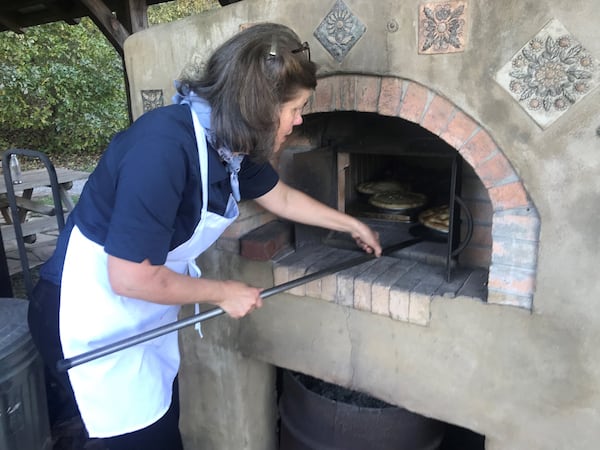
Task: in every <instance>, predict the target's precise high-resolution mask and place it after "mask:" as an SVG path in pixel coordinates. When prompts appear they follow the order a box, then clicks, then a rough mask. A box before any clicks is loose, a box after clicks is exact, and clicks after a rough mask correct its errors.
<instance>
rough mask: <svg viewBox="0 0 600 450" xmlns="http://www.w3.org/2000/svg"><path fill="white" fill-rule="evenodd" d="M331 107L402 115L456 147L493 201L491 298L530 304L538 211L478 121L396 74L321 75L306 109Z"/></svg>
mask: <svg viewBox="0 0 600 450" xmlns="http://www.w3.org/2000/svg"><path fill="white" fill-rule="evenodd" d="M333 111H358V112H372V113H377V114H380V115H383V116H389V117H399V118H401V119H404V120H408V121H411V122H414V123H417V124H419V125H420V126H422V127H423V128H425V129H427V130H429V131H430V132H432V133H433V134H435V135H437V136H439V137H440V138H441V139H443V140H444V141H446V142H447V143H448V144H449V145H451V146H452V147H454V148H455V149H456V150H457V151H458V152H459V153H460V154H461V155H462V157H463V158H464V160H465V161H466V162H467V163H468V164H470V165H471V166H472V167H473V170H474V171H475V173H476V174H477V176H478V177H479V178H480V179H481V181H482V183H483V185H484V186H485V188H486V190H487V193H488V195H489V198H490V201H491V203H492V207H493V216H492V240H493V244H492V258H491V264H490V269H489V277H488V302H489V303H497V304H503V305H512V306H518V307H522V308H527V309H531V308H532V303H533V294H534V291H535V276H536V268H537V253H538V245H539V232H540V220H539V215H538V213H537V210H536V208H535V205H534V204H533V202H532V201H531V199H530V197H529V195H528V193H527V191H526V189H525V187H524V185H523V183H522V181H521V179H520V177H519V176H518V174H517V173H516V172H515V170H514V168H513V167H512V164H511V163H510V161H509V160H508V159H507V158H506V156H505V155H504V153H503V152H502V150H501V149H500V148H498V146H497V145H496V143H495V142H494V140H493V138H492V137H491V136H490V135H489V133H488V132H487V131H486V130H484V129H483V128H482V127H481V125H480V124H478V123H477V122H475V121H474V120H473V119H472V118H471V117H469V116H468V115H467V114H465V113H464V112H463V111H461V110H460V109H459V108H458V107H456V106H455V105H453V104H452V103H451V102H450V101H448V100H447V99H446V98H444V97H442V96H440V95H439V94H437V93H435V92H433V91H432V90H430V89H428V88H427V87H425V86H423V85H421V84H419V83H416V82H414V81H410V80H404V79H401V78H396V77H381V76H371V75H333V76H328V77H325V78H321V79H320V80H319V84H318V86H317V89H316V92H315V95H314V96H313V97H312V100H311V102H310V104H309V105H308V107H307V111H306V113H309V114H310V113H320V112H333Z"/></svg>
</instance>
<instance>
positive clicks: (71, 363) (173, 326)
mask: <svg viewBox="0 0 600 450" xmlns="http://www.w3.org/2000/svg"><path fill="white" fill-rule="evenodd" d="M422 240H423V239H422V238H414V239H409V240H406V241H403V242H400V243H398V244H395V245H392V246H390V247H387V248H386V249H384V251H383V252H382V254H383V255H388V254H390V253H393V252H395V251H398V250H401V249H403V248H406V247H410V246H411V245H414V244H416V243H418V242H420V241H422ZM374 258H375V256H374V255H372V254H364V255H361V256H358V257H356V258H352V259H349V260H346V261H344V262H341V263H339V264H335V265H333V266H331V267H328V268H326V269H322V270H319V271H317V272H313V273H310V274H308V275H304V276H303V277H300V278H297V279H295V280H291V281H288V282H286V283H282V284H279V285H277V286H273V287H271V288H268V289H264V290H263V291H262V292H261V293H260V297H261V298H263V299H264V298H268V297H271V296H273V295H276V294H279V293H281V292H285V291H287V290H290V289H292V288H295V287H297V286H301V285H303V284H306V283H310V282H311V281H314V280H318V279H319V278H323V277H325V276H327V275H331V274H334V273H337V272H341V271H342V270H346V269H350V268H351V267H355V266H358V265H360V264H364V263H366V262H367V261H371V260H372V259H374ZM224 313H225V311H224V310H223V309H222V308H219V307H217V308H213V309H210V310H208V311H205V312H203V313H200V314H195V315H193V316H190V317H186V318H185V319H181V320H177V321H175V322H172V323H169V324H167V325H163V326H161V327H157V328H154V329H152V330H148V331H146V332H144V333H140V334H136V335H134V336H131V337H128V338H125V339H122V340H120V341H116V342H113V343H112V344H108V345H105V346H103V347H99V348H97V349H94V350H90V351H89V352H85V353H82V354H80V355H77V356H73V357H71V358H65V359H61V360H59V361H58V362H57V363H56V369H57V370H58V371H59V372H66V371H67V370H69V369H71V368H73V367H75V366H78V365H80V364H84V363H86V362H89V361H92V360H95V359H98V358H101V357H103V356H106V355H110V354H112V353H115V352H118V351H120V350H124V349H126V348H129V347H133V346H134V345H137V344H141V343H142V342H146V341H149V340H151V339H154V338H157V337H159V336H162V335H165V334H167V333H171V332H173V331H177V330H180V329H181V328H185V327H188V326H190V325H194V324H196V323H199V322H204V321H205V320H208V319H212V318H213V317H217V316H220V315H221V314H224Z"/></svg>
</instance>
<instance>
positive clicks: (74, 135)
mask: <svg viewBox="0 0 600 450" xmlns="http://www.w3.org/2000/svg"><path fill="white" fill-rule="evenodd" d="M217 7H219V3H218V1H217V0H177V1H173V2H166V3H162V4H157V5H154V6H151V7H150V8H148V20H149V23H150V24H156V23H164V22H170V21H173V20H177V19H179V18H182V17H185V16H189V15H191V14H197V13H200V12H202V11H205V10H207V9H211V8H217ZM124 83H125V79H124V73H123V63H122V60H121V58H120V56H119V54H118V53H117V52H116V51H115V49H114V48H113V47H112V45H111V44H110V43H109V42H108V40H107V39H106V37H105V36H104V35H102V33H101V32H100V31H99V30H98V28H97V27H96V26H95V25H94V24H93V22H92V21H91V20H89V19H83V20H82V21H81V23H80V24H78V25H67V24H65V23H63V22H56V23H51V24H47V25H40V26H36V27H31V28H29V29H27V30H26V31H25V33H24V34H15V33H12V32H10V31H6V32H2V33H0V151H1V150H3V149H7V148H11V147H20V148H31V149H35V150H41V151H44V152H46V153H48V154H50V155H53V156H57V157H58V156H59V155H60V156H61V159H63V157H64V156H65V155H73V156H74V155H82V154H92V155H98V154H99V153H100V152H101V151H102V150H103V149H104V148H105V147H106V145H107V144H108V142H109V140H110V139H111V137H112V136H113V135H114V134H115V133H116V132H117V131H119V130H122V129H123V128H125V127H126V126H127V125H128V124H129V117H128V109H127V95H126V91H125V84H124Z"/></svg>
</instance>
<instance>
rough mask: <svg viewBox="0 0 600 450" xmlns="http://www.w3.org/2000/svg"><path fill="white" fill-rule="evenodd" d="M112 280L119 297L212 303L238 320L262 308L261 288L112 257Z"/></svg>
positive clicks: (109, 257) (110, 272) (110, 270)
mask: <svg viewBox="0 0 600 450" xmlns="http://www.w3.org/2000/svg"><path fill="white" fill-rule="evenodd" d="M108 276H109V281H110V284H111V287H112V289H113V291H114V292H115V293H116V294H117V295H122V296H124V297H132V298H139V299H141V300H146V301H150V302H154V303H161V304H167V305H169V304H172V305H175V304H179V305H183V304H188V303H211V304H213V305H217V306H219V307H221V308H222V309H223V310H224V311H225V312H226V313H227V314H229V315H230V316H231V317H234V318H239V317H242V316H244V315H246V314H247V313H249V312H250V311H252V310H253V309H255V308H260V307H261V306H262V299H261V298H260V292H261V289H259V288H255V287H252V286H248V285H246V284H244V283H241V282H238V281H232V280H212V279H208V278H192V277H190V276H187V275H181V274H178V273H177V272H174V271H172V270H170V269H169V268H167V267H166V266H162V265H160V266H158V265H152V264H150V262H149V261H148V260H146V261H142V262H141V263H136V262H132V261H128V260H125V259H121V258H117V257H115V256H111V255H109V256H108Z"/></svg>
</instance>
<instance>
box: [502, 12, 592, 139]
mask: <svg viewBox="0 0 600 450" xmlns="http://www.w3.org/2000/svg"><path fill="white" fill-rule="evenodd" d="M598 67H599V66H598V61H596V60H595V59H594V58H593V57H592V55H591V54H590V53H589V52H588V51H587V50H586V49H585V48H584V47H583V46H582V45H581V44H580V43H579V42H578V41H577V40H576V39H575V37H574V36H573V35H572V34H571V33H569V32H568V31H567V29H566V28H565V27H564V26H563V25H562V24H561V23H560V22H559V21H558V20H556V19H552V20H551V21H550V22H548V23H547V24H546V25H545V26H544V27H543V28H542V29H541V30H540V32H539V33H538V34H537V35H536V36H534V37H533V39H531V40H530V41H529V42H527V43H526V44H525V45H524V46H523V47H522V48H521V49H520V50H519V51H518V52H517V53H516V54H515V55H514V56H513V57H512V58H511V60H510V61H508V62H507V63H506V64H505V65H504V67H502V69H500V70H499V71H498V73H497V74H496V81H497V82H498V83H499V84H500V85H501V86H502V87H503V88H504V89H506V90H507V91H508V93H509V94H510V95H511V96H512V97H513V98H514V99H515V100H516V101H517V102H518V103H519V105H521V107H522V108H523V109H524V110H525V111H526V112H527V114H529V115H530V116H531V118H532V119H533V120H534V121H535V122H536V123H537V124H538V125H539V126H540V127H542V128H546V127H548V126H549V125H550V124H551V123H553V122H554V121H555V120H556V119H558V118H559V117H560V116H562V115H563V114H564V113H565V112H567V111H568V110H569V108H570V107H571V106H573V105H574V104H575V103H577V102H578V101H580V100H581V99H583V98H584V97H585V96H586V95H587V94H588V93H589V92H590V91H592V89H594V88H595V87H596V86H598V83H599V80H600V75H599V72H598Z"/></svg>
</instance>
